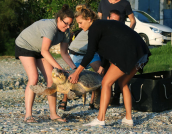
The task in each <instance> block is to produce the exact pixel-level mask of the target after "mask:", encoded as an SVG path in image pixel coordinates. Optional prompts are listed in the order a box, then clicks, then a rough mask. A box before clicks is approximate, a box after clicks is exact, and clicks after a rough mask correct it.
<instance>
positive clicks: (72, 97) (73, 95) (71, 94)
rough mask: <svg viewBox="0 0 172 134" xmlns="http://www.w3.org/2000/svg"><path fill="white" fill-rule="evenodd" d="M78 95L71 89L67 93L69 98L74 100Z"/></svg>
mask: <svg viewBox="0 0 172 134" xmlns="http://www.w3.org/2000/svg"><path fill="white" fill-rule="evenodd" d="M75 97H76V94H75V92H73V91H69V92H68V94H67V98H68V99H71V100H73V99H74V98H75Z"/></svg>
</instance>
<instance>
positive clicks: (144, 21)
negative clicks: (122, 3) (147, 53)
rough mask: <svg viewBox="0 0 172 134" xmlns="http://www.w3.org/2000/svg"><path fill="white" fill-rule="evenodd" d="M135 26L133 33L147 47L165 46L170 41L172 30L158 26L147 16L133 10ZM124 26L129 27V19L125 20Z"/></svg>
mask: <svg viewBox="0 0 172 134" xmlns="http://www.w3.org/2000/svg"><path fill="white" fill-rule="evenodd" d="M133 13H134V16H135V19H136V26H135V29H134V30H135V31H136V32H137V33H139V34H140V36H141V37H142V38H143V40H144V41H145V42H146V44H147V45H166V43H167V42H168V41H170V40H171V32H172V29H171V28H170V27H167V26H165V25H161V24H159V23H158V22H157V21H156V20H155V19H154V18H153V17H151V16H150V15H149V14H147V13H145V12H143V11H139V10H133ZM125 24H126V25H127V26H130V20H129V18H127V19H126V22H125Z"/></svg>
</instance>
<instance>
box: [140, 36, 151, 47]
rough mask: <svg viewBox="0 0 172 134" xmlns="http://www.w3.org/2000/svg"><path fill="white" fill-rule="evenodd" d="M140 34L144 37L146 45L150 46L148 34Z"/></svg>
mask: <svg viewBox="0 0 172 134" xmlns="http://www.w3.org/2000/svg"><path fill="white" fill-rule="evenodd" d="M140 36H141V37H142V39H143V40H144V42H145V43H146V45H147V46H149V39H148V36H147V35H146V34H140Z"/></svg>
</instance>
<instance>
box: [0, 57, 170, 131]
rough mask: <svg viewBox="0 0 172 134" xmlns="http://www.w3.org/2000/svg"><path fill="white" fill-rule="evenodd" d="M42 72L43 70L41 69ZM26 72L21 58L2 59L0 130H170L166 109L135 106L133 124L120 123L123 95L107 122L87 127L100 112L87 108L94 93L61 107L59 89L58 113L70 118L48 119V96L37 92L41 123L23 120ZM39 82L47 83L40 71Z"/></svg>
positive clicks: (36, 106)
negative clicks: (137, 109) (62, 119)
mask: <svg viewBox="0 0 172 134" xmlns="http://www.w3.org/2000/svg"><path fill="white" fill-rule="evenodd" d="M56 60H57V62H58V63H59V64H60V65H61V66H62V67H63V68H65V69H69V67H68V66H67V64H66V63H65V62H64V61H63V59H61V58H58V59H56ZM39 74H40V73H39ZM26 84H27V76H26V73H25V70H24V68H23V66H22V64H21V62H20V60H16V59H14V58H13V57H7V58H3V59H0V134H8V133H9V134H11V133H12V134H19V133H27V134H28V133H29V134H37V133H39V134H42V133H43V134H44V133H47V134H52V133H53V134H68V133H69V134H98V133H100V134H101V133H102V134H171V133H172V110H166V111H163V112H158V113H156V112H141V111H136V110H132V117H133V120H134V126H133V127H128V126H125V125H122V124H121V120H122V118H123V117H124V116H125V108H124V106H123V99H122V96H121V97H120V106H116V107H112V106H109V107H108V109H107V112H106V120H105V122H106V125H105V126H94V127H85V126H82V125H83V124H85V123H89V122H90V121H92V120H93V119H95V118H96V117H97V115H98V110H96V109H95V110H88V107H89V101H90V99H91V94H89V93H87V100H86V105H85V106H84V107H83V102H82V98H79V97H78V98H76V99H75V100H68V103H67V107H66V108H67V109H66V111H63V110H60V109H58V102H59V101H60V100H61V99H62V98H63V95H62V94H60V93H57V113H58V115H60V116H61V117H63V118H66V120H67V121H68V122H66V123H60V122H54V121H51V120H50V119H49V114H50V111H49V106H48V101H47V97H46V96H43V95H41V96H38V95H37V96H36V97H35V101H34V105H33V117H34V118H35V119H36V120H37V121H38V123H30V124H29V123H25V122H23V119H24V115H25V103H24V91H25V87H26ZM39 84H42V85H46V83H45V81H44V79H43V76H42V75H41V74H40V75H39Z"/></svg>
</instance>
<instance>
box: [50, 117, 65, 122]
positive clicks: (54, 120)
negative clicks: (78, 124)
mask: <svg viewBox="0 0 172 134" xmlns="http://www.w3.org/2000/svg"><path fill="white" fill-rule="evenodd" d="M60 119H62V120H65V121H61V120H60ZM50 120H51V121H53V122H67V121H66V119H63V118H56V119H51V118H50Z"/></svg>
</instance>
